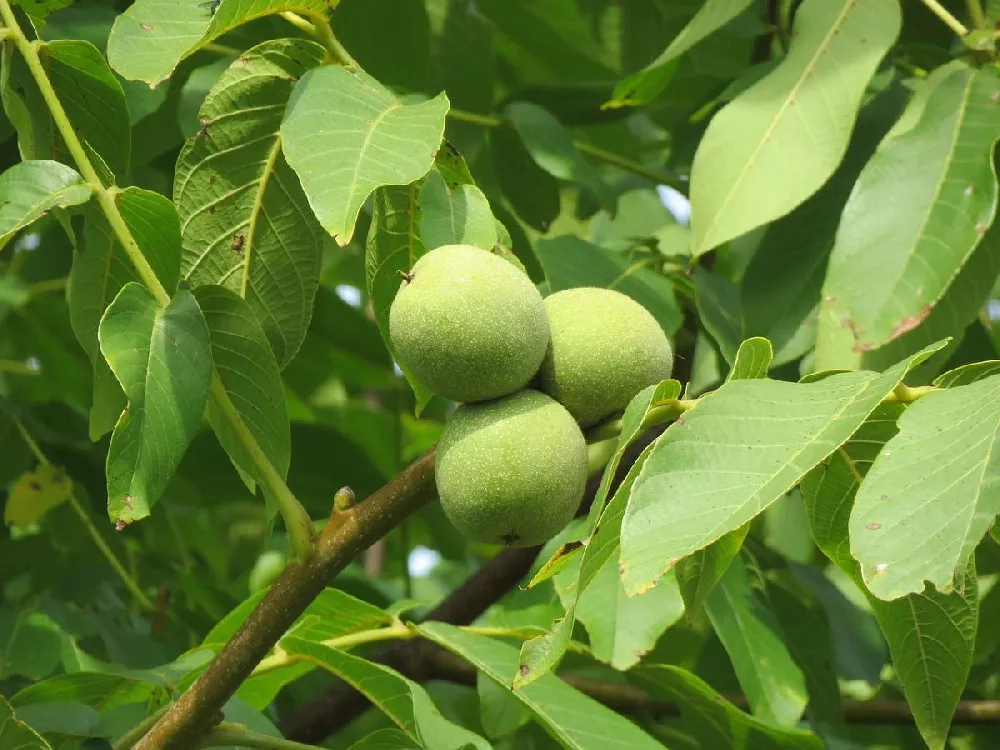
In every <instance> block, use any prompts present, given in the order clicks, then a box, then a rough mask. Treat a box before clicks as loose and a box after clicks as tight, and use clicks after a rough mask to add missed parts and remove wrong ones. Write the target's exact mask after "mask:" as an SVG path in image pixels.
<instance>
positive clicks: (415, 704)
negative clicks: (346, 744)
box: [281, 636, 490, 750]
mask: <svg viewBox="0 0 1000 750" xmlns="http://www.w3.org/2000/svg"><path fill="white" fill-rule="evenodd" d="M281 646H282V648H284V649H285V651H287V652H288V653H290V654H294V655H296V656H299V657H301V658H304V659H308V660H309V661H311V662H313V663H314V664H315V665H316V666H318V667H321V668H323V669H326V670H327V671H329V672H331V673H332V674H335V675H336V676H337V677H339V678H340V679H342V680H344V681H345V682H347V683H348V684H349V685H351V686H353V687H354V688H355V689H356V690H358V691H359V692H361V693H362V694H363V695H364V696H365V697H367V698H368V699H369V700H370V701H371V702H372V703H374V704H375V705H376V706H378V707H379V709H381V710H382V711H383V712H384V713H385V715H386V716H388V717H389V718H390V719H392V721H393V722H394V723H395V724H396V725H397V726H398V727H399V728H400V729H402V730H403V731H404V732H405V733H406V735H407V736H408V737H409V738H410V739H411V740H414V741H416V742H418V743H419V744H420V746H421V747H424V748H427V750H439V749H440V750H450V748H455V750H459V748H465V747H467V746H469V745H472V746H473V747H475V748H486V749H487V750H488V748H489V747H490V745H489V743H487V742H486V741H485V740H484V739H483V738H482V737H479V736H478V735H475V734H473V733H472V732H470V731H468V730H467V729H463V728H462V727H460V726H458V725H457V724H452V723H451V722H449V721H448V720H447V719H445V718H444V717H443V716H442V715H441V713H440V712H439V711H438V710H437V707H436V706H435V705H434V704H433V703H432V702H431V699H430V697H429V696H428V695H427V692H426V691H425V690H424V689H423V688H422V687H420V685H418V684H417V683H415V682H413V681H412V680H408V679H407V678H405V677H403V676H402V675H400V674H399V673H398V672H396V671H394V670H392V669H389V668H388V667H383V666H382V665H380V664H374V663H373V662H370V661H365V660H364V659H362V658H360V657H357V656H351V655H350V654H346V653H344V652H343V651H338V650H337V649H335V648H330V647H329V646H324V645H323V644H321V643H313V642H310V641H307V640H305V639H303V638H300V637H298V636H288V637H286V638H284V639H282V641H281Z"/></svg>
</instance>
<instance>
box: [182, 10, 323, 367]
mask: <svg viewBox="0 0 1000 750" xmlns="http://www.w3.org/2000/svg"><path fill="white" fill-rule="evenodd" d="M220 12H221V11H220ZM322 57H323V49H322V47H320V46H319V45H317V44H315V43H313V42H309V41H304V40H292V39H279V40H276V41H270V42H264V43H263V44H260V45H258V46H257V47H254V48H252V49H250V50H248V51H247V52H245V53H243V55H242V56H241V57H240V58H239V60H238V63H234V64H233V65H232V66H230V68H229V69H228V70H227V71H226V72H225V73H223V74H222V76H221V77H220V78H219V80H218V81H217V82H216V84H215V87H214V88H213V89H212V91H211V92H210V93H209V95H208V96H207V97H206V99H205V102H204V103H203V104H202V107H201V110H200V112H199V117H200V118H201V120H202V122H203V123H205V126H204V129H203V130H202V132H200V133H198V134H196V135H195V136H194V137H192V138H189V139H188V141H187V143H185V145H184V147H183V148H182V149H181V153H180V156H179V157H178V160H177V171H176V175H175V177H174V200H175V202H176V204H177V211H178V213H179V214H180V216H181V226H182V235H183V268H182V270H183V273H184V277H185V278H186V279H187V280H188V281H189V282H190V283H191V284H192V285H193V286H196V287H197V286H202V285H205V284H218V285H220V286H224V287H226V288H227V289H229V290H230V291H232V292H235V293H236V294H237V295H239V296H240V297H242V298H243V299H245V300H246V301H247V304H248V305H250V308H251V309H252V310H253V311H254V314H255V315H256V317H257V320H258V322H259V323H260V324H261V326H263V328H264V332H265V334H266V335H267V340H268V341H269V342H270V345H271V348H272V349H273V350H274V354H275V357H276V358H277V360H278V366H279V367H284V366H285V365H287V364H288V362H289V361H290V360H291V359H292V357H294V356H295V353H296V352H297V351H298V350H299V346H300V345H301V344H302V340H303V338H304V337H305V335H306V330H307V328H308V326H309V320H310V318H311V316H312V310H313V299H314V297H315V295H316V287H317V286H318V283H319V274H320V256H321V253H322V249H323V242H324V239H325V238H324V233H323V230H322V228H321V227H320V226H319V223H318V222H317V221H316V219H315V217H314V216H313V214H312V211H311V210H310V208H309V204H308V201H307V200H306V197H305V194H304V193H303V191H302V188H301V187H300V185H299V181H298V178H297V177H296V175H295V173H294V172H293V171H292V170H291V168H290V167H289V166H288V163H287V162H286V161H285V156H284V155H283V154H282V140H281V136H280V134H279V128H280V126H281V115H282V111H283V106H284V105H285V103H286V102H287V101H288V98H289V96H291V93H292V89H293V88H294V87H295V84H296V81H298V80H299V78H300V77H301V76H302V75H303V74H304V73H305V71H306V70H308V69H310V68H312V67H313V66H315V65H317V64H318V63H319V61H320V60H321V59H322Z"/></svg>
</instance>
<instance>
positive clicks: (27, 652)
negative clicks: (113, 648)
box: [0, 602, 65, 747]
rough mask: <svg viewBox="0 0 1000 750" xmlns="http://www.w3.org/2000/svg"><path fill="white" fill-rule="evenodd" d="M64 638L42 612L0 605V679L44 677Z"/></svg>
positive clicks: (55, 661) (56, 660)
mask: <svg viewBox="0 0 1000 750" xmlns="http://www.w3.org/2000/svg"><path fill="white" fill-rule="evenodd" d="M64 637H65V633H63V631H62V630H61V629H60V627H59V625H57V624H56V623H55V622H54V621H53V620H52V618H50V617H49V616H48V615H46V614H44V613H43V612H35V611H32V610H30V609H28V608H27V607H24V606H22V607H20V608H19V609H17V610H15V609H14V608H13V607H12V606H11V605H9V604H7V603H6V602H5V603H3V604H0V678H8V677H11V676H14V675H20V676H22V677H27V678H28V679H29V680H41V679H43V678H45V677H48V676H49V675H50V674H52V673H53V672H54V671H55V670H56V668H57V667H58V665H59V643H60V640H61V639H62V638H64ZM0 747H2V745H0Z"/></svg>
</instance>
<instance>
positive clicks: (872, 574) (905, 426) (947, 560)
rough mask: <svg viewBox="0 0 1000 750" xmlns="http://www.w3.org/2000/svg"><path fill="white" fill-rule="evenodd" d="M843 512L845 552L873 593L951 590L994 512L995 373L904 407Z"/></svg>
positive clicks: (998, 407) (998, 393) (998, 418)
mask: <svg viewBox="0 0 1000 750" xmlns="http://www.w3.org/2000/svg"><path fill="white" fill-rule="evenodd" d="M898 428H899V433H898V434H897V435H895V436H894V437H893V438H892V439H890V440H889V441H888V442H887V443H886V445H885V448H884V449H883V450H882V451H881V453H880V454H879V455H878V457H877V458H876V459H875V463H874V464H873V465H872V467H871V468H870V469H869V470H868V473H867V475H866V476H865V481H864V482H863V483H862V484H861V487H860V488H859V489H858V492H857V497H856V498H855V501H854V509H853V511H852V512H851V523H850V537H851V553H852V555H853V556H854V557H855V559H857V560H858V561H859V562H860V563H861V571H862V575H863V576H864V579H865V584H866V585H867V587H868V590H869V591H871V592H872V593H873V594H874V595H875V596H877V597H879V598H880V599H897V598H899V597H901V596H904V595H905V594H909V593H920V592H922V591H923V590H924V582H925V581H929V582H930V583H931V584H933V585H934V586H935V587H937V589H938V590H939V591H950V590H951V589H952V588H953V587H954V586H955V584H956V580H957V581H958V585H959V586H961V585H962V583H961V581H962V579H963V577H964V575H965V569H966V566H967V564H968V561H969V559H970V558H971V556H972V553H973V552H974V550H975V548H976V546H977V545H978V544H979V542H980V541H981V540H982V538H983V537H984V536H985V535H986V532H987V531H989V528H990V526H991V525H992V524H993V522H994V520H995V519H996V517H997V515H998V514H1000V493H998V492H997V491H996V486H997V483H998V482H1000V466H998V459H997V457H996V456H997V450H998V445H997V440H998V431H1000V377H990V378H986V379H985V380H980V381H978V382H976V383H972V384H969V385H960V386H953V387H951V388H949V389H948V390H945V391H941V392H939V393H930V394H927V395H926V396H924V397H923V398H921V399H920V400H919V401H917V402H916V403H914V404H912V405H911V406H910V407H909V408H907V410H906V412H905V413H904V414H903V415H902V416H901V417H900V418H899V421H898Z"/></svg>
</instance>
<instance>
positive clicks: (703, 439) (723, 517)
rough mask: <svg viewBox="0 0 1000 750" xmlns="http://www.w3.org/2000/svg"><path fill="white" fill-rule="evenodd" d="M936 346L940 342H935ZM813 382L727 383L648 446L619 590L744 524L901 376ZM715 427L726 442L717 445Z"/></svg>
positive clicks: (899, 370) (857, 375) (631, 588)
mask: <svg viewBox="0 0 1000 750" xmlns="http://www.w3.org/2000/svg"><path fill="white" fill-rule="evenodd" d="M938 346H940V345H938ZM936 348H937V347H930V348H928V349H926V350H924V351H923V352H921V353H920V354H919V355H915V356H914V357H913V358H911V359H908V360H905V361H903V362H901V363H899V364H898V365H896V366H895V367H893V368H891V369H889V370H888V371H886V373H885V374H884V375H876V374H874V373H870V372H851V373H842V374H838V375H832V376H831V377H829V378H826V379H825V380H822V381H820V382H817V383H787V382H779V381H770V380H733V381H730V382H728V383H725V384H724V385H723V386H722V387H721V388H719V390H718V391H716V392H714V393H712V395H711V396H709V397H708V398H706V399H704V401H702V402H700V403H699V404H698V405H697V406H696V407H695V408H694V409H693V410H691V411H689V412H686V413H685V414H684V419H683V422H675V423H674V424H672V425H671V426H670V427H669V428H668V429H667V431H666V432H665V433H664V434H663V435H661V436H660V437H659V438H658V439H657V441H656V442H655V443H654V446H655V447H654V450H653V452H652V454H651V455H650V457H649V460H647V461H646V465H645V466H644V467H643V470H642V472H641V473H640V475H639V478H638V479H637V480H636V483H635V487H634V488H633V492H632V497H631V498H630V501H629V506H628V509H627V511H626V513H625V518H624V520H623V522H622V540H621V547H622V554H621V561H622V568H623V574H622V575H623V578H624V580H625V588H626V590H627V591H628V592H629V593H630V594H633V593H638V592H640V591H642V590H644V589H645V588H647V587H648V586H650V585H652V584H653V583H654V582H655V581H656V580H657V579H658V578H659V576H660V575H662V573H663V572H665V571H666V570H669V569H670V568H671V567H673V565H675V564H676V563H677V561H678V560H680V559H681V558H684V557H686V556H687V555H689V554H691V553H692V552H696V551H697V550H699V549H702V548H703V547H706V546H708V545H709V544H710V543H712V542H714V541H715V540H716V539H719V538H720V537H722V535H724V534H726V533H728V532H730V531H732V530H734V529H738V528H739V527H741V526H743V525H744V524H745V523H747V522H748V521H750V520H751V519H753V518H754V517H755V516H756V515H757V514H758V513H760V512H762V511H763V510H764V509H765V508H767V506H769V505H770V504H771V503H773V502H774V501H775V500H777V499H778V498H779V497H781V496H782V495H784V494H785V493H786V492H787V491H788V490H790V489H791V488H792V487H794V486H795V485H796V484H798V482H799V480H800V479H801V478H802V477H803V476H804V475H805V474H806V472H808V471H809V470H810V469H811V468H812V467H813V466H815V465H816V464H818V463H819V462H820V461H822V460H823V459H824V458H826V457H827V456H828V455H830V453H832V452H833V451H834V450H836V448H837V447H838V446H839V445H841V444H842V443H843V442H845V441H846V440H847V439H848V438H849V437H850V436H851V435H852V434H853V433H854V431H855V430H856V429H857V428H858V427H859V426H860V425H861V424H862V423H863V422H864V420H865V419H866V418H867V417H868V415H869V414H871V412H872V410H874V409H875V407H876V406H878V404H879V403H880V402H881V401H882V399H883V398H885V397H886V396H887V395H888V394H889V393H891V392H892V390H893V389H894V388H895V387H896V385H897V384H898V383H899V382H900V380H901V378H902V377H903V376H904V375H905V374H906V372H907V371H908V370H909V369H910V368H911V367H913V366H914V365H916V364H919V363H920V362H921V361H923V359H925V358H926V357H927V356H929V355H930V354H931V353H932V352H933V351H934V350H935V349H936ZM720 425H725V431H726V435H727V438H726V440H725V442H721V443H720V442H719V432H718V431H719V428H720Z"/></svg>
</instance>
